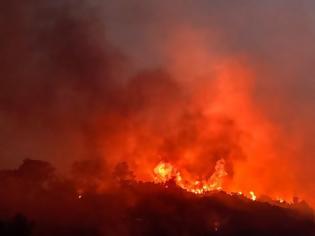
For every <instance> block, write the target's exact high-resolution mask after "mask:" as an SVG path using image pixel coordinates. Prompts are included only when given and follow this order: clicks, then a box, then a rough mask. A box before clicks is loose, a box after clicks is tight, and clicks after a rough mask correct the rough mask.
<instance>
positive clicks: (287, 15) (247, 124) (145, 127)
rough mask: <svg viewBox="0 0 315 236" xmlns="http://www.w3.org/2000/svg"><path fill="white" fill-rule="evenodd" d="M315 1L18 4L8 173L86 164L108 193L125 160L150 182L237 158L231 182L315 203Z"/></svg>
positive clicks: (12, 13) (7, 47) (11, 12)
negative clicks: (41, 165) (38, 162)
mask: <svg viewBox="0 0 315 236" xmlns="http://www.w3.org/2000/svg"><path fill="white" fill-rule="evenodd" d="M313 7H314V6H313V3H311V2H307V1H303V4H299V5H297V4H296V3H295V2H294V1H290V3H289V4H288V2H287V1H286V2H284V1H280V2H277V3H273V2H269V1H264V3H257V2H255V3H254V2H250V1H239V2H235V3H230V2H227V1H211V3H210V2H208V1H198V2H196V1H179V0H178V1H173V2H172V3H166V2H163V1H162V2H161V1H159V2H156V1H146V2H145V3H141V4H140V3H138V2H136V1H128V2H126V1H106V2H103V1H82V2H80V3H77V2H74V1H70V0H67V1H66V0H64V1H54V2H52V1H48V0H46V1H36V0H33V1H31V2H29V3H20V2H18V1H10V2H7V3H5V6H4V7H3V9H5V12H3V14H1V16H0V17H1V19H0V22H11V23H10V24H9V23H7V24H5V23H2V24H3V25H2V30H3V37H1V39H0V48H1V51H2V52H3V53H2V54H3V55H2V57H1V59H0V60H1V63H0V76H1V81H0V90H1V91H0V94H1V95H0V96H1V99H0V108H1V111H0V126H1V130H2V135H1V137H0V155H1V160H0V161H1V162H0V163H1V165H3V166H15V165H16V164H17V163H18V162H19V161H20V160H21V159H24V158H25V157H31V158H36V159H43V160H49V161H52V162H53V163H56V164H57V165H58V168H61V169H62V170H64V171H65V170H68V169H70V168H71V166H72V163H73V162H75V161H76V164H75V165H74V167H73V170H72V174H74V175H75V176H77V179H78V181H79V182H81V183H82V182H85V179H89V177H92V176H93V181H92V182H93V183H95V184H96V185H101V186H102V187H104V188H107V187H108V186H107V184H106V181H105V180H106V179H107V178H109V176H111V174H110V172H112V170H114V167H115V166H116V165H117V164H118V163H122V162H127V163H128V166H130V168H131V169H132V170H133V171H134V174H135V175H136V178H138V179H141V180H150V179H152V170H153V169H154V167H155V165H156V164H158V163H159V162H160V161H161V160H166V161H169V162H172V163H173V164H174V165H176V166H177V168H180V169H182V171H183V172H184V173H185V175H186V176H187V178H192V177H196V176H197V178H203V177H205V176H209V175H211V171H212V170H213V169H214V165H215V163H216V161H217V160H220V159H222V158H223V159H224V160H225V161H226V165H227V173H228V176H229V178H230V180H229V183H227V185H228V186H227V187H228V188H231V189H234V190H235V189H241V190H242V191H251V190H255V192H258V194H270V195H272V196H273V197H277V196H278V195H281V196H284V197H292V196H293V195H299V196H301V197H303V198H306V199H307V200H310V199H311V198H312V196H313V194H314V193H313V191H314V189H315V188H314V186H313V182H312V179H313V177H314V176H313V173H312V166H313V160H312V158H313V157H312V155H313V153H314V148H313V146H314V145H313V143H312V142H313V141H312V139H311V137H312V135H313V134H314V132H315V131H314V129H313V128H312V123H311V121H312V120H313V118H314V115H315V114H314V112H313V111H312V110H311V108H312V107H313V105H314V103H313V97H312V96H313V92H314V83H313V81H312V79H311V78H312V74H313V70H314V69H313V68H312V64H311V62H312V60H313V55H314V53H313V51H314V47H313V46H312V41H313V39H314V32H313V25H314V22H313V20H314V19H311V16H310V15H309V14H310V12H311V11H310V10H309V9H313ZM82 160H83V164H82V162H80V161H82ZM89 160H92V164H91V163H90V162H89ZM84 161H87V163H90V164H86V162H84ZM93 161H95V163H94V162H93ZM80 163H81V164H80ZM93 163H94V164H93ZM101 167H102V168H101ZM98 168H100V169H98ZM103 168H104V169H103ZM82 184H83V185H84V183H82ZM103 185H104V186H103Z"/></svg>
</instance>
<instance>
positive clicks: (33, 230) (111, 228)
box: [0, 161, 315, 236]
mask: <svg viewBox="0 0 315 236" xmlns="http://www.w3.org/2000/svg"><path fill="white" fill-rule="evenodd" d="M23 165H24V166H23ZM23 165H22V167H20V168H19V169H18V170H15V171H2V172H1V173H0V175H1V176H0V183H1V188H0V200H1V202H0V235H1V236H2V235H19V236H23V235H25V236H26V235H40V236H46V235H47V236H59V235H64V236H72V235H73V236H80V235H87V236H94V235H100V236H101V235H110V236H111V235H113V236H116V235H117V236H120V235H139V236H140V235H158V236H163V235H165V236H168V235H172V236H173V235H183V236H189V235H194V236H195V235H196V236H198V235H222V236H223V235H233V236H238V235H242V236H244V235H254V236H260V235H262V236H268V235H279V236H284V235H285V236H290V235H294V236H295V235H296V236H297V235H302V236H309V235H315V223H314V220H313V213H312V211H311V210H310V209H309V208H307V205H306V204H304V203H296V204H294V205H291V206H290V205H286V204H281V205H279V206H275V205H273V204H271V203H266V202H261V201H255V202H254V201H252V200H250V199H247V198H244V197H242V196H238V195H228V194H226V193H224V192H212V193H211V194H208V195H204V196H200V195H194V194H191V193H187V192H185V191H183V190H181V189H179V188H178V187H176V186H175V185H174V184H172V183H171V182H170V183H168V185H167V187H166V185H157V184H150V183H135V182H132V181H124V182H120V183H119V184H116V185H113V186H112V188H111V190H110V191H106V192H105V193H104V192H103V193H98V192H97V191H95V190H93V188H92V189H90V190H86V191H85V192H83V191H81V190H80V191H78V189H77V188H76V187H74V186H75V183H74V182H73V181H71V180H60V179H57V178H56V177H53V176H52V175H50V174H49V173H51V171H52V169H51V168H50V167H49V165H47V164H45V163H41V162H30V161H28V163H24V164H23Z"/></svg>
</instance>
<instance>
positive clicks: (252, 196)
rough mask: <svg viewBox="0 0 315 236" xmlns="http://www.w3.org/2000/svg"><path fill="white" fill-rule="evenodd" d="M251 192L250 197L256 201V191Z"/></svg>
mask: <svg viewBox="0 0 315 236" xmlns="http://www.w3.org/2000/svg"><path fill="white" fill-rule="evenodd" d="M249 194H250V199H252V200H253V201H256V198H257V197H256V195H255V193H254V192H253V191H250V192H249Z"/></svg>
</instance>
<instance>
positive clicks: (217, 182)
mask: <svg viewBox="0 0 315 236" xmlns="http://www.w3.org/2000/svg"><path fill="white" fill-rule="evenodd" d="M224 166H225V161H224V159H220V160H218V161H217V162H216V165H215V171H214V173H213V174H212V175H211V176H210V178H209V179H205V180H188V179H184V178H183V177H182V174H181V172H180V171H178V170H177V169H176V168H175V167H174V166H173V165H172V164H170V163H167V162H160V163H159V164H158V165H157V166H156V167H155V168H154V170H153V172H154V175H155V181H156V182H159V183H165V182H167V181H168V180H170V179H172V178H173V179H174V180H175V182H176V184H177V185H178V186H179V187H181V188H183V189H185V190H186V191H188V192H192V193H195V194H203V193H206V192H209V191H213V190H222V184H223V178H224V177H225V176H226V175H227V172H226V171H225V168H224Z"/></svg>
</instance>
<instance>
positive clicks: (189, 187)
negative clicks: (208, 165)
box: [153, 159, 283, 201]
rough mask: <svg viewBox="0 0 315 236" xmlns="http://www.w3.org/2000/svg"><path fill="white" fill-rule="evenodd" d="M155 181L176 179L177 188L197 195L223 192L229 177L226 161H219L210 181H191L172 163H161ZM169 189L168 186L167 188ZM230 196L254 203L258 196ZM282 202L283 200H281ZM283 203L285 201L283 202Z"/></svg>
mask: <svg viewBox="0 0 315 236" xmlns="http://www.w3.org/2000/svg"><path fill="white" fill-rule="evenodd" d="M153 173H154V179H155V182H156V183H166V182H167V181H169V180H171V179H174V181H175V183H176V184H177V186H179V187H180V188H182V189H184V190H186V191H188V192H191V193H195V194H205V193H207V192H211V191H215V190H222V191H223V180H224V177H226V176H227V175H228V173H227V172H226V171H225V161H224V159H219V160H218V161H217V162H216V165H215V168H214V172H213V174H212V175H211V176H210V178H208V179H203V180H200V179H198V180H190V179H186V178H184V177H183V176H182V174H181V172H180V171H179V170H178V169H177V168H175V167H174V166H173V165H172V164H171V163H168V162H163V161H161V162H160V163H159V164H158V165H157V166H156V167H155V168H154V170H153ZM165 187H166V188H167V187H168V186H167V185H166V186H165ZM227 193H228V194H231V195H232V194H237V195H239V196H244V197H247V198H249V199H251V200H252V201H256V199H257V196H256V194H255V193H254V191H250V192H249V193H248V194H245V193H243V192H241V191H236V192H233V193H229V192H227ZM281 200H282V199H281ZM282 201H283V200H282Z"/></svg>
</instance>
